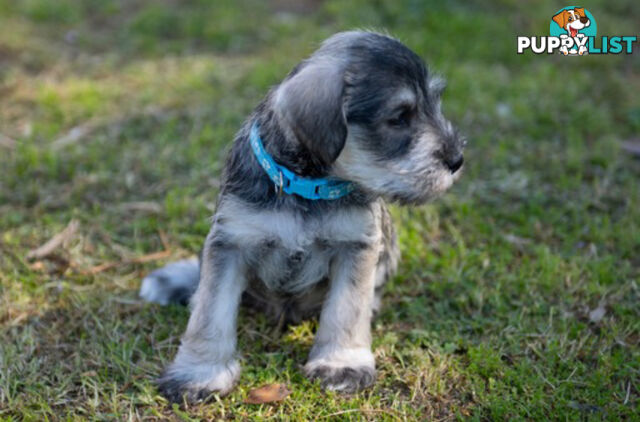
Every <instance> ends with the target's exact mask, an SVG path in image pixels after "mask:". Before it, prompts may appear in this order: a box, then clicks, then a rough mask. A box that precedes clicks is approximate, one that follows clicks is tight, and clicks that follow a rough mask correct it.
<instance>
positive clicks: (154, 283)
mask: <svg viewBox="0 0 640 422" xmlns="http://www.w3.org/2000/svg"><path fill="white" fill-rule="evenodd" d="M198 280H200V264H199V263H198V258H191V259H182V260H180V261H176V262H172V263H170V264H167V265H165V266H164V267H162V268H158V269H157V270H155V271H153V272H152V273H151V274H149V275H148V276H146V277H145V278H144V279H143V280H142V285H141V286H140V293H139V295H140V297H141V298H142V299H144V300H145V301H147V302H153V303H159V304H160V305H168V304H169V303H181V304H183V305H186V304H187V303H188V302H189V299H190V298H191V296H192V295H193V292H195V291H196V288H197V287H198Z"/></svg>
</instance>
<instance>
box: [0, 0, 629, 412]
mask: <svg viewBox="0 0 640 422" xmlns="http://www.w3.org/2000/svg"><path fill="white" fill-rule="evenodd" d="M430 3H434V4H430ZM557 8H558V5H557V4H555V3H553V2H549V1H543V2H539V3H536V6H535V7H531V5H530V4H526V3H521V2H514V1H509V0H503V1H498V2H495V3H488V2H485V1H473V2H457V1H454V2H448V3H447V6H444V5H438V4H435V2H419V1H412V0H402V1H399V0H379V1H376V2H365V1H363V0H362V1H353V2H348V3H347V2H337V1H326V2H316V1H308V2H293V1H274V2H270V3H264V2H251V1H248V0H242V1H238V2H235V1H216V2H206V1H196V0H190V1H185V2H181V3H180V4H179V5H178V2H172V1H158V2H143V1H140V0H136V1H130V2H124V1H119V0H77V1H72V0H58V1H55V2H52V1H47V0H25V1H20V2H15V1H11V0H0V28H2V30H0V93H1V94H0V129H1V130H0V132H1V133H2V135H4V137H3V138H2V142H0V152H1V154H0V169H2V170H1V173H0V419H3V420H8V421H12V420H38V421H40V420H81V419H99V420H105V419H106V420H125V419H127V420H129V419H131V420H138V419H164V418H168V419H174V420H196V419H216V418H223V419H237V420H245V419H252V420H261V419H266V418H271V419H291V420H305V419H316V418H317V419H325V418H327V419H329V418H335V419H345V420H351V419H358V420H359V419H375V420H378V419H382V420H413V419H422V420H424V419H429V420H456V419H467V418H472V419H475V420H507V419H508V420H549V419H555V420H602V419H604V420H621V419H627V420H634V419H635V420H638V418H640V417H639V416H638V415H639V412H640V408H639V407H640V400H639V391H640V353H639V348H638V346H639V341H640V318H639V307H638V303H640V302H639V299H640V291H639V287H638V282H639V279H640V160H638V159H637V157H636V158H634V157H633V156H632V155H631V154H629V153H628V152H625V150H624V149H622V148H621V147H620V145H621V142H623V141H626V140H629V139H633V138H634V137H637V134H638V132H639V131H640V97H638V95H637V93H638V92H640V78H639V77H638V75H640V72H639V70H640V56H638V54H637V52H636V54H634V55H631V56H627V55H620V56H615V55H608V56H589V57H584V58H579V59H566V58H564V57H559V56H547V55H543V56H534V55H531V54H525V55H521V56H519V55H517V54H516V52H515V49H516V43H515V37H516V35H524V34H532V35H546V31H547V27H548V22H549V19H550V17H551V15H552V14H553V13H554V12H555V11H556V10H557ZM588 8H589V10H590V11H591V12H592V13H593V14H594V16H595V17H596V19H597V20H598V28H599V29H600V31H601V32H602V33H603V34H606V33H611V34H613V33H614V32H616V31H619V32H620V34H622V35H627V34H629V33H635V32H634V31H637V16H638V13H637V12H638V6H637V4H636V2H634V1H633V0H628V1H615V2H614V1H608V2H604V1H598V2H595V1H594V2H591V3H590V4H589V5H588ZM354 27H373V28H385V29H387V30H388V31H390V32H391V33H393V34H395V35H397V36H398V37H399V38H401V39H402V40H404V41H405V42H406V43H407V44H408V45H409V46H411V47H412V48H413V49H415V50H416V51H417V52H418V53H419V54H421V55H422V56H424V57H426V58H427V59H428V61H429V63H430V65H431V66H432V67H433V68H434V69H435V70H437V71H438V72H439V73H442V74H444V75H445V76H446V77H447V78H448V80H449V88H448V91H447V93H446V94H445V98H444V108H445V112H446V114H448V115H449V116H450V117H451V118H452V119H453V120H454V121H456V122H457V123H458V124H459V126H460V127H461V128H462V130H463V131H464V132H465V133H466V134H467V135H468V137H469V139H470V143H469V148H468V152H467V155H466V162H467V166H466V170H465V174H464V177H463V178H462V179H461V180H460V182H459V183H458V184H457V186H456V187H455V188H454V189H453V190H452V191H451V192H450V193H448V194H447V195H446V196H445V197H444V198H442V199H441V200H440V201H438V202H435V203H433V204H429V205H426V206H424V207H420V208H415V209H404V208H393V210H392V211H393V214H394V218H395V220H396V223H397V225H398V227H399V236H400V241H401V245H402V252H403V261H402V265H401V267H400V273H399V275H398V276H397V277H396V278H395V279H394V280H393V282H391V283H390V284H389V286H388V288H387V289H386V294H385V302H384V303H385V306H384V308H383V310H382V314H381V316H380V317H379V318H378V319H377V320H376V321H375V322H374V330H373V331H374V348H375V355H376V359H377V364H378V381H377V384H376V385H375V387H374V388H372V389H370V390H368V391H365V392H362V393H359V394H356V395H353V396H350V397H342V396H338V395H335V394H332V393H324V392H322V391H321V389H320V388H319V386H318V385H316V384H313V383H310V382H308V381H307V380H305V378H304V377H303V375H302V373H301V371H300V365H301V364H302V363H304V361H305V356H306V353H307V351H308V349H309V346H310V345H311V342H312V338H313V330H314V329H315V323H314V322H307V323H304V324H302V325H300V326H297V327H293V328H291V329H289V330H288V331H287V332H285V333H284V334H283V335H279V334H275V333H274V332H273V330H272V328H270V326H269V325H268V324H267V322H266V320H265V319H264V318H263V317H261V316H251V315H246V314H243V315H241V323H240V327H241V328H240V332H239V349H240V351H241V353H242V356H243V365H244V371H243V374H242V378H241V380H240V382H239V385H238V387H237V388H236V390H235V391H234V392H233V393H232V394H231V395H230V396H229V397H226V398H223V399H219V400H218V399H216V400H213V401H212V402H211V403H208V404H201V405H196V406H188V407H179V406H171V405H169V404H167V402H166V401H165V400H164V399H163V398H162V397H160V396H159V395H158V394H157V391H156V390H155V388H154V386H153V382H152V380H153V378H154V377H155V376H157V375H158V373H159V372H160V371H161V369H162V367H163V366H164V365H165V364H167V362H169V361H170V360H171V359H172V357H173V355H174V353H175V351H176V348H177V346H178V342H179V336H180V334H181V333H182V331H183V329H184V326H185V324H186V321H187V319H188V311H187V309H185V308H181V307H168V308H161V307H157V306H152V305H146V304H142V303H140V302H139V301H138V299H137V292H136V291H137V288H138V286H139V281H140V278H141V277H142V276H143V275H144V274H145V273H147V272H148V271H150V270H151V269H153V268H155V267H157V266H158V265H161V264H162V263H163V262H165V261H170V260H173V259H176V258H179V257H183V256H189V255H191V254H193V253H195V252H196V251H197V250H198V249H199V248H200V246H201V243H202V241H203V239H204V236H205V234H206V232H207V230H208V217H209V216H210V215H211V212H212V209H213V204H214V202H215V198H216V194H217V190H218V179H217V177H218V175H219V172H220V168H221V163H222V161H223V157H224V153H225V151H226V149H227V148H228V144H229V140H230V139H231V138H232V136H233V134H234V132H235V130H237V128H238V127H239V124H240V122H241V121H242V120H243V118H244V117H245V116H246V114H247V113H248V112H249V111H250V110H251V109H252V107H253V106H255V105H256V104H257V102H258V101H259V99H260V98H261V97H262V96H263V95H264V93H265V92H266V90H267V89H268V87H269V86H270V85H272V84H275V83H277V82H278V81H279V80H280V79H281V78H282V77H283V76H284V75H285V74H286V73H287V72H288V70H289V69H290V68H291V67H293V66H294V65H295V63H296V62H297V61H299V60H300V59H301V58H303V57H304V56H305V55H307V54H309V53H310V52H311V51H312V50H313V48H314V46H316V45H317V44H318V43H319V42H320V41H321V40H322V39H323V38H325V37H326V36H328V35H330V34H331V33H333V32H336V31H338V30H342V29H348V28H354ZM7 138H11V139H10V140H7ZM72 220H75V221H77V222H78V223H79V229H78V231H77V232H76V234H75V236H74V237H73V238H71V239H69V240H68V241H67V242H65V243H64V244H63V245H62V246H61V247H60V248H58V249H56V250H55V251H54V253H53V254H52V255H51V256H49V257H48V258H46V259H40V260H35V261H29V260H27V259H26V255H27V253H28V251H29V250H31V249H34V248H36V247H38V246H40V245H42V244H43V243H45V242H46V241H47V240H48V239H49V238H51V237H52V236H53V235H55V234H56V233H59V232H61V231H62V230H63V229H64V228H65V227H66V226H67V225H68V223H69V222H70V221H72ZM159 251H168V252H165V253H164V254H160V255H150V254H154V253H156V252H159ZM158 257H160V259H154V258H158ZM105 264H107V265H105ZM267 382H284V383H287V384H288V385H289V387H290V389H291V390H293V393H292V394H291V396H289V397H288V398H287V399H286V400H285V401H284V402H282V403H280V404H277V405H248V404H243V403H242V401H243V399H244V398H245V397H246V395H247V392H248V391H249V390H250V389H251V388H254V387H256V386H259V385H262V384H264V383H267Z"/></svg>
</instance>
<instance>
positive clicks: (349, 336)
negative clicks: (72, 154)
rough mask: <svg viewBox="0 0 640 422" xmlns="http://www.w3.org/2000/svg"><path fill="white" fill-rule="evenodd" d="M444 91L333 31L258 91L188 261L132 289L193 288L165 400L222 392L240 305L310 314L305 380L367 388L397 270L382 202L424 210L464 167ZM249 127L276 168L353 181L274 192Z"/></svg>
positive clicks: (355, 35) (364, 42)
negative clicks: (374, 322) (349, 185)
mask: <svg viewBox="0 0 640 422" xmlns="http://www.w3.org/2000/svg"><path fill="white" fill-rule="evenodd" d="M443 88H444V83H443V81H442V80H441V79H439V78H436V77H431V76H430V75H429V73H428V72H427V69H426V67H425V65H424V63H423V62H422V60H421V59H420V58H419V57H418V56H417V55H416V54H414V53H413V52H412V51H411V50H409V49H408V48H407V47H405V46H404V45H402V44H401V43H400V42H398V41H397V40H395V39H393V38H391V37H388V36H386V35H381V34H376V33H371V32H344V33H339V34H336V35H334V36H333V37H331V38H329V39H328V40H327V41H325V42H324V43H323V44H322V46H321V47H320V49H318V50H317V51H316V52H315V53H314V54H313V55H312V56H311V57H310V58H308V59H307V60H305V61H303V62H302V63H300V64H299V65H298V66H296V67H295V68H294V69H293V70H292V71H291V73H290V74H289V75H288V76H287V77H286V78H285V80H284V81H283V82H282V83H281V84H280V85H278V86H276V87H274V88H273V89H272V90H271V91H270V92H269V93H268V94H267V96H266V98H265V99H264V101H263V102H262V103H261V104H260V105H259V106H258V107H257V108H256V109H255V111H254V113H253V114H252V115H251V116H250V117H249V118H248V119H247V121H246V122H245V124H244V126H243V127H242V128H241V129H240V131H239V132H238V134H237V136H236V138H235V141H234V144H233V147H232V150H231V153H230V156H229V158H228V161H227V164H226V168H225V172H224V180H223V184H222V189H221V192H220V196H219V199H218V205H217V210H216V212H215V215H214V217H213V224H212V227H211V231H210V233H209V235H208V236H207V238H206V241H205V244H204V247H203V250H202V254H201V257H200V260H199V263H198V260H195V259H194V260H190V261H180V262H177V263H173V264H169V265H168V266H166V267H164V268H162V269H159V270H157V271H155V272H153V273H152V274H150V275H149V276H148V277H146V278H145V279H144V281H143V284H142V288H141V291H140V294H141V296H142V297H144V298H145V299H147V300H149V301H154V302H159V303H168V302H171V301H185V300H187V299H188V298H189V297H190V296H191V295H192V294H193V296H192V297H191V307H192V313H191V317H190V319H189V324H188V326H187V330H186V333H185V334H184V336H183V338H182V344H181V346H180V349H179V351H178V354H177V356H176V358H175V360H174V362H173V363H172V364H171V365H170V366H169V367H168V368H167V369H166V371H165V373H164V375H163V376H162V378H161V379H160V381H159V385H160V389H161V391H162V392H163V393H164V394H165V395H166V396H167V397H168V398H170V399H172V400H179V399H180V398H181V397H183V395H184V396H186V398H187V400H190V401H193V400H198V399H201V398H203V397H205V396H206V395H208V394H209V393H210V392H218V393H221V394H225V393H228V392H229V391H230V390H231V389H232V387H233V385H234V382H235V381H236V380H237V379H238V376H239V373H240V365H239V363H238V360H237V357H236V316H237V312H238V307H239V305H240V304H241V302H242V303H246V304H248V305H250V306H253V307H257V308H259V309H262V310H264V311H266V312H267V313H269V314H270V315H272V316H273V317H274V318H275V319H278V320H282V319H284V320H286V321H288V322H294V323H295V322H297V321H299V320H301V319H302V318H307V317H311V316H315V315H319V318H320V323H319V328H318V332H317V333H316V336H315V342H314V345H313V347H312V349H311V352H310V354H309V359H308V361H307V363H306V365H305V367H304V368H305V372H306V374H307V375H308V376H309V377H310V378H318V379H319V380H320V381H321V383H322V385H323V386H324V387H325V388H327V389H331V390H337V391H341V392H353V391H356V390H359V389H361V388H364V387H367V386H369V385H371V384H372V383H373V381H374V379H375V363H374V358H373V354H372V352H371V334H370V322H371V318H372V315H373V314H374V313H375V311H376V310H378V308H379V307H380V294H381V290H382V286H383V285H384V283H385V282H386V281H387V280H388V279H389V277H390V276H391V275H392V274H393V272H394V271H395V269H396V266H397V262H398V247H397V245H396V240H395V234H394V230H393V226H392V223H391V220H390V218H389V214H388V212H387V209H386V206H385V203H384V201H383V199H382V198H386V199H388V200H391V201H397V202H400V203H404V204H419V203H423V202H425V201H427V200H429V199H431V198H433V197H435V196H436V195H438V194H439V193H441V192H443V191H445V190H446V189H447V188H449V186H451V184H452V183H453V181H454V179H455V178H456V177H457V176H458V174H459V171H458V170H459V168H460V167H461V166H462V148H463V142H462V140H461V138H460V137H459V136H458V135H457V132H456V131H455V130H454V129H453V127H452V126H451V124H450V123H449V121H447V120H446V119H445V118H444V117H443V116H442V113H441V111H440V95H441V93H442V90H443ZM254 123H257V124H258V125H259V128H260V136H261V138H262V140H263V143H264V146H265V148H266V150H267V151H268V153H269V154H270V155H272V157H273V158H274V159H275V161H276V162H278V163H279V164H281V165H283V166H286V167H287V168H289V169H290V170H292V171H293V172H295V173H297V174H298V175H300V176H303V177H309V178H320V177H333V178H339V179H343V180H347V181H351V182H354V183H355V185H356V189H355V191H353V192H352V193H350V194H349V195H347V196H344V197H342V198H339V199H335V200H315V201H313V200H308V199H304V198H302V197H299V196H296V195H286V194H282V193H280V192H279V190H278V189H277V188H276V187H275V186H274V184H273V183H272V182H271V181H270V179H269V177H268V176H267V174H266V173H265V171H264V170H263V169H262V168H261V167H260V165H259V163H258V162H257V160H256V158H255V157H254V155H253V152H252V150H251V146H250V144H249V131H250V128H251V126H252V125H253V124H254ZM198 267H199V270H198Z"/></svg>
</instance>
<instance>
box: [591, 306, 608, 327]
mask: <svg viewBox="0 0 640 422" xmlns="http://www.w3.org/2000/svg"><path fill="white" fill-rule="evenodd" d="M605 313H606V309H604V306H603V305H598V307H597V308H595V309H594V310H592V311H591V312H589V321H591V322H593V323H594V324H595V323H598V322H600V321H602V318H604V314H605Z"/></svg>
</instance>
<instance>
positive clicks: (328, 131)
mask: <svg viewBox="0 0 640 422" xmlns="http://www.w3.org/2000/svg"><path fill="white" fill-rule="evenodd" d="M299 69H300V70H298V72H297V73H293V75H292V76H291V77H289V78H288V79H287V80H285V81H284V82H283V83H282V85H280V87H279V88H278V90H277V94H276V101H275V107H276V110H277V112H278V113H279V115H280V116H281V117H282V118H283V119H284V120H285V122H286V123H287V124H288V125H289V127H290V128H291V130H292V131H293V133H294V134H295V136H296V137H297V138H298V140H299V141H300V142H301V143H302V144H303V145H304V146H306V147H307V148H308V149H309V151H310V152H311V153H312V154H313V156H314V159H315V158H317V159H319V161H321V162H323V164H326V165H328V164H331V163H333V162H334V161H335V159H336V158H338V155H339V154H340V151H342V148H343V147H344V143H345V141H346V138H347V122H346V118H345V115H344V110H343V90H344V68H343V66H341V65H340V64H338V63H336V62H335V61H333V60H331V59H326V60H322V61H320V60H318V61H314V62H307V63H305V64H303V65H301V66H300V67H299Z"/></svg>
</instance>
